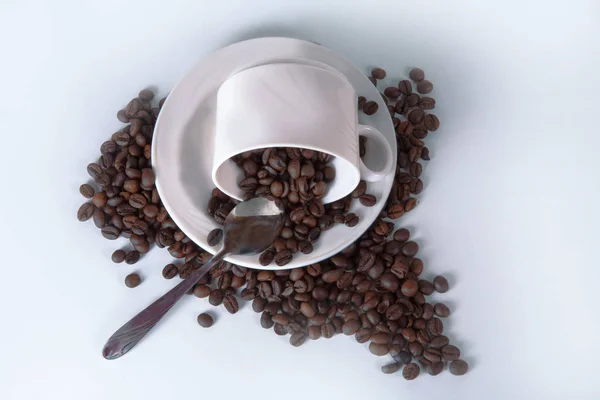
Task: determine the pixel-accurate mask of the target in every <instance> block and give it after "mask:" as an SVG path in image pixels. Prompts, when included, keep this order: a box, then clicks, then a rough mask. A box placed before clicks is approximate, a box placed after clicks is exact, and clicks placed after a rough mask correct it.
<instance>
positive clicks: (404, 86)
mask: <svg viewBox="0 0 600 400" xmlns="http://www.w3.org/2000/svg"><path fill="white" fill-rule="evenodd" d="M398 90H400V93H402V94H403V95H405V96H408V95H409V94H411V93H412V84H411V83H410V81H407V80H402V81H400V83H398Z"/></svg>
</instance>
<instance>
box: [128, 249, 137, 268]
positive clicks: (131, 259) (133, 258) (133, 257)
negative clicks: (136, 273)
mask: <svg viewBox="0 0 600 400" xmlns="http://www.w3.org/2000/svg"><path fill="white" fill-rule="evenodd" d="M139 260H140V253H138V252H137V251H135V250H131V251H129V252H127V254H126V255H125V262H126V263H127V264H129V265H132V264H135V263H136V262H138V261H139Z"/></svg>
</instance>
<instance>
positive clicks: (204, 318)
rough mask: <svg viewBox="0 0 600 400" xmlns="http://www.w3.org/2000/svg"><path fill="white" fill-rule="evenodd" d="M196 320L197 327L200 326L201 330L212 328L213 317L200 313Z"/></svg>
mask: <svg viewBox="0 0 600 400" xmlns="http://www.w3.org/2000/svg"><path fill="white" fill-rule="evenodd" d="M196 320H197V321H198V325H200V326H201V327H203V328H210V327H211V326H213V323H214V319H213V317H212V316H211V315H210V314H207V313H202V314H200V315H198V318H196Z"/></svg>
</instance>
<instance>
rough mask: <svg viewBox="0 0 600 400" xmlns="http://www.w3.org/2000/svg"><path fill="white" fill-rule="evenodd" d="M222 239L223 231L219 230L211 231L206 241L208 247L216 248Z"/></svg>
mask: <svg viewBox="0 0 600 400" xmlns="http://www.w3.org/2000/svg"><path fill="white" fill-rule="evenodd" d="M222 238H223V230H222V229H220V228H216V229H213V230H212V231H210V233H209V234H208V239H207V242H208V245H209V246H216V245H217V244H219V242H220V241H221V239H222Z"/></svg>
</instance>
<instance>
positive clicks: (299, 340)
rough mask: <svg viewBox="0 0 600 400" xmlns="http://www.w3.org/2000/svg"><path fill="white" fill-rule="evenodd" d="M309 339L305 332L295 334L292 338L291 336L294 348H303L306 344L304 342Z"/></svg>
mask: <svg viewBox="0 0 600 400" xmlns="http://www.w3.org/2000/svg"><path fill="white" fill-rule="evenodd" d="M307 337H308V336H307V334H306V332H304V331H302V330H300V331H297V332H294V333H293V334H292V336H290V344H291V345H292V346H294V347H299V346H302V345H303V344H304V342H305V341H306V338H307Z"/></svg>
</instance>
